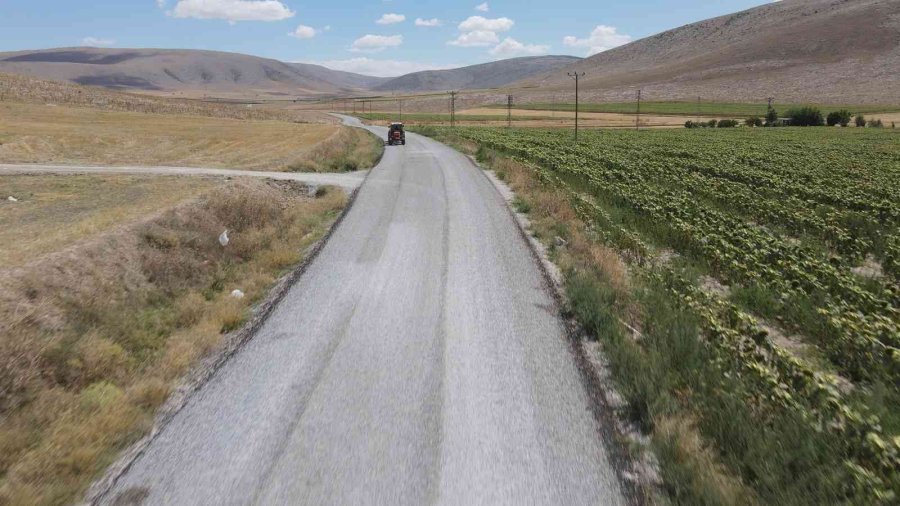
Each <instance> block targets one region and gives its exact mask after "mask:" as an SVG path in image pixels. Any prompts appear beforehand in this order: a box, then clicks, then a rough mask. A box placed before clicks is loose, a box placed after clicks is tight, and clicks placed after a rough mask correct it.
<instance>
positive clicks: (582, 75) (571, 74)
mask: <svg viewBox="0 0 900 506" xmlns="http://www.w3.org/2000/svg"><path fill="white" fill-rule="evenodd" d="M568 75H569V77H571V78H572V79H574V80H575V142H578V80H579V79H581V78H582V77H584V72H582V73H580V74H579V73H578V72H568Z"/></svg>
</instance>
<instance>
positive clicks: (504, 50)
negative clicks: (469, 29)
mask: <svg viewBox="0 0 900 506" xmlns="http://www.w3.org/2000/svg"><path fill="white" fill-rule="evenodd" d="M548 52H550V46H544V45H538V44H523V43H521V42H519V41H517V40H516V39H514V38H512V37H507V38H506V39H504V40H503V42H501V43H500V44H497V46H495V47H494V48H493V49H491V50H490V53H491V54H492V55H494V56H501V57H503V58H511V57H513V56H536V55H544V54H547V53H548Z"/></svg>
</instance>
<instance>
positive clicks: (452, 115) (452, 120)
mask: <svg viewBox="0 0 900 506" xmlns="http://www.w3.org/2000/svg"><path fill="white" fill-rule="evenodd" d="M450 126H451V127H455V126H456V92H455V91H451V92H450Z"/></svg>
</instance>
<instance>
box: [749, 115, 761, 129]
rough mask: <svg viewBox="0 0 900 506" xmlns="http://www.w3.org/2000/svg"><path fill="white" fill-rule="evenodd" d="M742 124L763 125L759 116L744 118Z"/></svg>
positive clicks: (750, 125)
mask: <svg viewBox="0 0 900 506" xmlns="http://www.w3.org/2000/svg"><path fill="white" fill-rule="evenodd" d="M744 124H745V125H747V126H748V127H761V126H763V120H762V118H760V117H759V116H750V117H749V118H747V119H745V120H744Z"/></svg>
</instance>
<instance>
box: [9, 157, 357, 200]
mask: <svg viewBox="0 0 900 506" xmlns="http://www.w3.org/2000/svg"><path fill="white" fill-rule="evenodd" d="M366 173H368V171H364V170H363V171H356V172H341V173H330V172H265V171H260V170H237V169H211V168H202V167H89V166H78V165H36V164H19V165H7V164H0V176H2V175H4V174H156V175H161V176H223V177H262V178H267V179H279V180H283V181H299V182H301V183H306V184H312V185H333V186H340V187H342V188H344V189H347V190H354V189H356V188H358V187H359V185H360V184H362V182H363V180H364V179H365V177H366ZM4 197H5V196H4Z"/></svg>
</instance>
